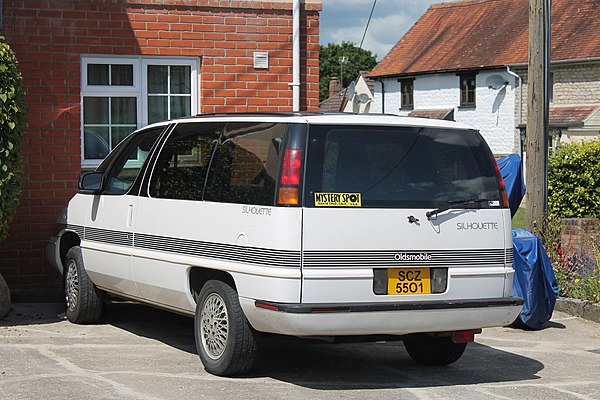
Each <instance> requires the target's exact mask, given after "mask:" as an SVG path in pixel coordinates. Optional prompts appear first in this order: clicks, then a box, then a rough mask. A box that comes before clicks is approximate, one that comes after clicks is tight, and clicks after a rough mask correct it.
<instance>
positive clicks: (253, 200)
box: [204, 122, 287, 205]
mask: <svg viewBox="0 0 600 400" xmlns="http://www.w3.org/2000/svg"><path fill="white" fill-rule="evenodd" d="M286 130H287V124H277V123H265V122H261V123H257V122H236V123H229V124H227V127H226V129H225V134H224V135H223V138H222V140H221V143H220V145H219V148H218V150H217V152H216V154H215V158H214V159H213V161H212V165H211V169H210V170H211V172H210V175H209V177H208V181H207V186H206V192H205V195H204V200H208V201H216V202H224V203H239V204H256V205H273V204H274V202H275V183H276V180H277V168H278V165H279V153H280V151H279V150H280V147H281V144H282V142H283V137H284V135H285V132H286Z"/></svg>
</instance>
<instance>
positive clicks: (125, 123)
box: [83, 97, 137, 159]
mask: <svg viewBox="0 0 600 400" xmlns="http://www.w3.org/2000/svg"><path fill="white" fill-rule="evenodd" d="M83 128H84V136H83V141H84V145H83V147H84V157H85V158H86V159H102V158H104V157H106V155H107V154H108V152H109V151H110V150H111V149H113V148H115V146H116V145H117V144H119V142H120V141H121V140H123V139H124V138H125V137H126V136H127V135H128V134H130V133H131V132H133V131H134V130H136V128H137V99H136V98H135V97H84V98H83Z"/></svg>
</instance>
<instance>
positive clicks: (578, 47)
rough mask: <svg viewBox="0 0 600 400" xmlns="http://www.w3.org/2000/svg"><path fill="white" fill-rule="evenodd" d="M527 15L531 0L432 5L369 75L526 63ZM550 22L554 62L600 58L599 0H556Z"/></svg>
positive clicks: (491, 0) (466, 0)
mask: <svg viewBox="0 0 600 400" xmlns="http://www.w3.org/2000/svg"><path fill="white" fill-rule="evenodd" d="M528 13H529V1H528V0H462V1H457V2H450V3H438V4H433V5H432V6H430V7H429V9H428V10H427V11H426V12H425V14H423V16H422V17H421V18H420V19H419V20H418V21H417V22H416V23H415V24H414V25H413V26H412V28H411V29H410V30H409V31H408V32H407V33H406V34H405V35H404V37H402V38H401V39H400V40H399V41H398V42H397V43H396V45H395V46H394V47H393V48H392V50H390V52H389V53H388V54H387V55H386V56H385V57H384V58H383V59H382V60H381V61H380V62H379V64H378V65H377V66H376V67H375V68H374V69H373V71H372V72H371V76H388V75H410V74H419V73H426V72H434V71H447V70H463V69H478V68H483V67H495V66H505V65H511V64H521V63H526V62H527V48H528V40H529V38H528V30H529V29H528V25H529V16H528ZM551 21H552V42H551V51H550V53H551V58H552V60H579V59H586V58H600V0H553V1H552V18H551Z"/></svg>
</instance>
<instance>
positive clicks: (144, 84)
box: [80, 55, 200, 169]
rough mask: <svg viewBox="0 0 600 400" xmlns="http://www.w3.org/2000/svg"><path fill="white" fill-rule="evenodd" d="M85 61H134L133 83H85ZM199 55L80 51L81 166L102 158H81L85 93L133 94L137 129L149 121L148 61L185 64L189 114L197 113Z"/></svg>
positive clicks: (122, 62) (91, 163) (154, 63)
mask: <svg viewBox="0 0 600 400" xmlns="http://www.w3.org/2000/svg"><path fill="white" fill-rule="evenodd" d="M88 64H112V65H117V64H119V65H123V64H131V65H133V86H117V85H88V81H87V79H88V77H87V68H88ZM199 64H200V63H199V59H198V58H195V57H155V56H154V57H142V56H140V57H130V56H99V55H83V56H82V57H81V98H80V106H81V129H80V136H81V167H82V168H84V169H87V168H95V167H97V166H98V165H99V164H100V163H101V162H102V160H98V159H87V160H86V159H85V158H84V145H85V143H84V124H83V117H84V110H83V99H84V97H135V98H136V113H137V118H136V119H137V121H136V124H137V129H140V128H142V127H144V126H146V125H148V107H147V99H148V79H147V77H148V74H147V72H148V65H185V66H189V67H190V70H191V80H190V83H191V88H190V89H191V114H192V115H195V114H198V113H199V109H198V105H199V101H198V87H199V78H200V75H199Z"/></svg>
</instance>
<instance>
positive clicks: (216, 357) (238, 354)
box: [194, 280, 256, 376]
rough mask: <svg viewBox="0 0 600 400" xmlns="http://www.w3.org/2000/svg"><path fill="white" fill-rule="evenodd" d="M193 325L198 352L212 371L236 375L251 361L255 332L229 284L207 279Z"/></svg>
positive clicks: (254, 349) (222, 374)
mask: <svg viewBox="0 0 600 400" xmlns="http://www.w3.org/2000/svg"><path fill="white" fill-rule="evenodd" d="M194 327H195V329H194V330H195V337H196V348H197V350H198V355H199V356H200V359H201V360H202V363H203V364H204V368H205V369H206V370H207V371H208V372H210V373H211V374H214V375H219V376H233V375H239V374H242V373H244V372H246V371H248V370H249V369H250V368H251V367H252V365H253V364H254V360H255V358H256V340H255V335H254V332H253V331H252V328H251V327H250V324H249V323H248V321H247V320H246V317H245V316H244V313H243V312H242V309H241V307H240V303H239V300H238V295H237V293H236V291H235V290H234V289H233V288H232V287H231V286H229V285H228V284H226V283H224V282H221V281H216V280H210V281H208V282H206V284H205V285H204V287H202V290H201V291H200V294H199V296H198V299H197V303H196V318H195V324H194Z"/></svg>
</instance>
